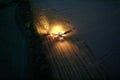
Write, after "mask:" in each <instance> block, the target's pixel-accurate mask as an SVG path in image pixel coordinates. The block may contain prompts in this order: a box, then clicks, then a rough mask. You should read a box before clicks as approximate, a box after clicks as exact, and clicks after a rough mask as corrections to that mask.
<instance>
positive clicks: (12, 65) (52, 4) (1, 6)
mask: <svg viewBox="0 0 120 80" xmlns="http://www.w3.org/2000/svg"><path fill="white" fill-rule="evenodd" d="M34 5H35V6H37V7H39V6H42V7H43V8H45V9H50V8H54V9H56V10H57V11H59V13H60V14H61V15H62V16H63V17H65V18H68V19H70V21H71V22H72V24H73V26H74V27H75V28H80V30H79V32H78V34H79V35H80V38H81V39H83V40H85V41H86V42H87V43H88V45H89V46H90V47H91V48H92V50H93V52H94V54H95V56H96V57H97V58H98V59H99V60H100V61H101V64H103V65H104V68H105V71H106V72H107V73H108V75H109V76H111V78H113V79H117V78H120V73H119V72H120V31H119V30H120V1H117V0H116V1H113V0H109V1H107V0H105V1H102V0H99V1H93V0H92V1H80V0H34V1H33V2H32V3H31V6H34ZM16 7H17V2H16V1H12V0H8V1H7V0H6V1H4V0H2V1H1V3H0V78H1V80H2V79H6V78H8V79H13V78H19V79H21V80H22V78H24V74H25V68H26V64H27V60H28V59H27V55H28V54H26V47H27V43H26V38H25V35H23V33H22V31H21V30H20V29H19V27H18V24H17V23H16V16H15V14H16Z"/></svg>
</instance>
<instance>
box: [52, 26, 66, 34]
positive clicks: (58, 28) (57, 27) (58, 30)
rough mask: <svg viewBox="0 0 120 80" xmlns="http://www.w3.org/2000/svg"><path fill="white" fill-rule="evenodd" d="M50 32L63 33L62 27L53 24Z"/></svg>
mask: <svg viewBox="0 0 120 80" xmlns="http://www.w3.org/2000/svg"><path fill="white" fill-rule="evenodd" d="M50 32H51V33H54V34H58V33H59V32H60V33H63V32H64V29H63V27H62V26H61V25H55V26H53V27H52V28H51V30H50Z"/></svg>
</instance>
